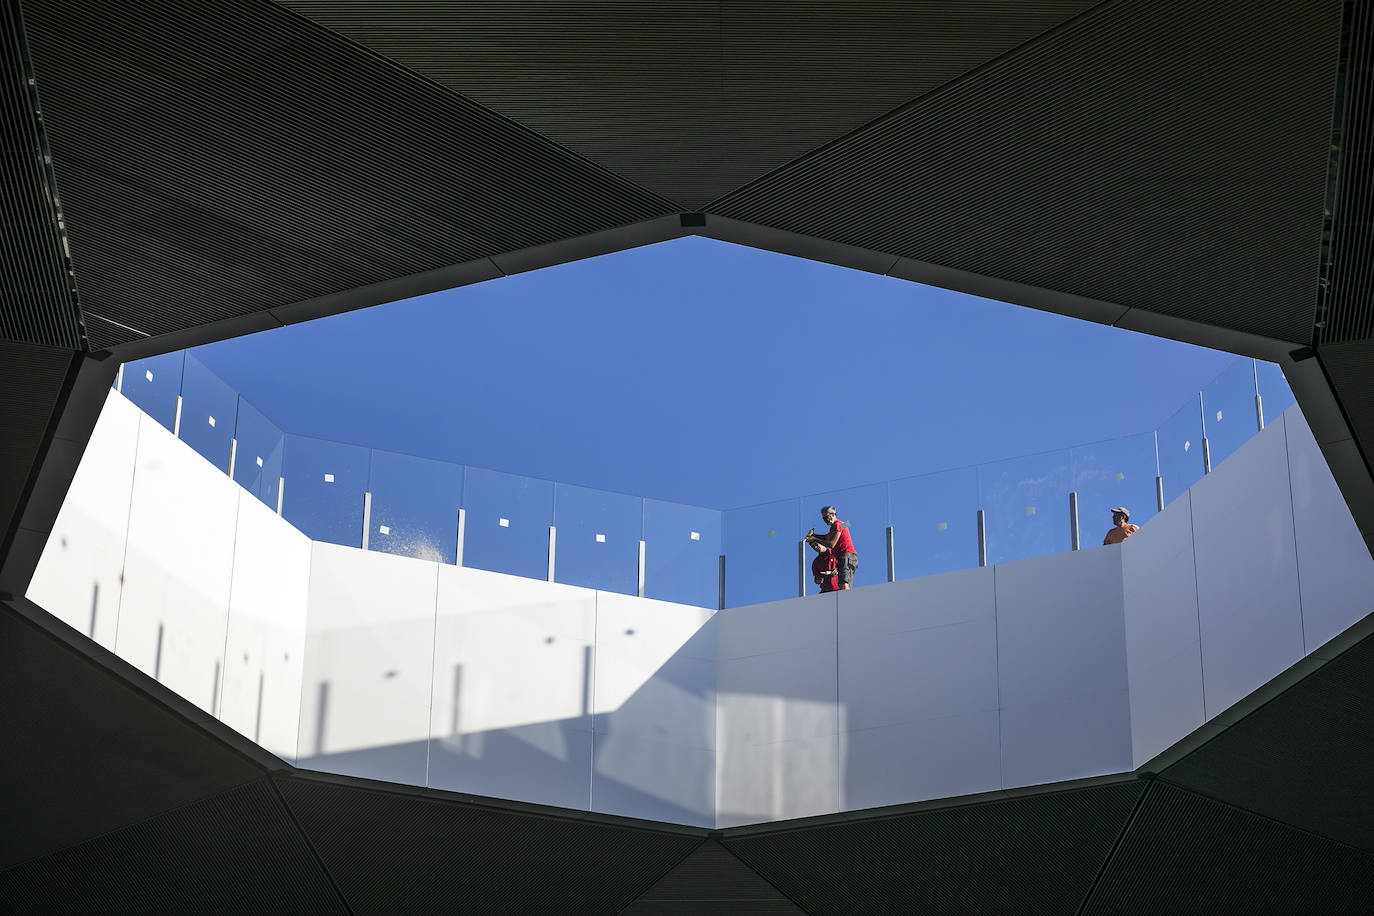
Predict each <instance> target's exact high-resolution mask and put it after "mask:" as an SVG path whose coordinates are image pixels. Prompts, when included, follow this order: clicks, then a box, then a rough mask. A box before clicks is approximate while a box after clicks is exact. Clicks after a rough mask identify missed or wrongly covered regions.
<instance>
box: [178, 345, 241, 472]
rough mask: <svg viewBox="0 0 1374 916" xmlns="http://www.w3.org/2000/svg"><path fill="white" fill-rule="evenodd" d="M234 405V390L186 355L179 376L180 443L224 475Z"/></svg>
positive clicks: (236, 404)
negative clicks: (195, 452) (189, 447)
mask: <svg viewBox="0 0 1374 916" xmlns="http://www.w3.org/2000/svg"><path fill="white" fill-rule="evenodd" d="M238 405H239V396H238V395H237V394H236V393H235V392H234V389H232V388H230V387H229V385H228V384H227V383H226V382H225V381H224V380H223V379H221V378H220V377H219V376H218V375H215V373H213V372H211V371H210V370H209V369H208V368H206V366H205V364H204V363H202V362H201V361H200V360H198V359H196V358H195V357H194V356H192V355H190V354H189V353H188V354H187V355H186V364H185V368H184V369H183V370H182V373H181V441H183V442H185V443H186V444H187V445H189V446H191V448H193V449H195V450H196V451H197V452H198V453H200V456H201V457H202V458H204V459H205V460H206V461H208V462H210V463H211V464H213V465H214V466H215V467H217V468H219V469H220V470H221V471H224V472H225V473H226V474H227V473H229V449H230V442H231V440H233V438H234V424H235V422H236V420H237V416H236V415H237V413H238Z"/></svg>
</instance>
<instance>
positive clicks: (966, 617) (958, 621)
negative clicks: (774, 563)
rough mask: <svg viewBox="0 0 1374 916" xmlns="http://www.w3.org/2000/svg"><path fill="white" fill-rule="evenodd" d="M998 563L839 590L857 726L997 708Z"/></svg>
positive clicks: (846, 699)
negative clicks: (995, 583) (995, 581)
mask: <svg viewBox="0 0 1374 916" xmlns="http://www.w3.org/2000/svg"><path fill="white" fill-rule="evenodd" d="M994 600H995V598H994V592H993V570H992V569H991V568H983V569H972V570H964V571H961V572H956V573H947V574H944V575H939V576H930V577H927V578H921V579H906V580H903V581H900V582H894V583H891V584H889V585H880V586H873V587H869V588H864V589H854V590H851V591H844V592H840V593H839V615H840V617H839V620H840V643H839V704H840V707H841V708H843V709H844V710H845V716H846V720H847V722H848V728H849V729H850V730H859V729H868V728H874V727H877V726H884V725H896V724H900V723H908V722H914V721H916V720H919V719H929V718H936V717H942V716H953V715H964V714H967V713H972V712H976V711H979V710H994V711H995V710H996V709H997V629H996V619H995V611H996V609H995V603H994Z"/></svg>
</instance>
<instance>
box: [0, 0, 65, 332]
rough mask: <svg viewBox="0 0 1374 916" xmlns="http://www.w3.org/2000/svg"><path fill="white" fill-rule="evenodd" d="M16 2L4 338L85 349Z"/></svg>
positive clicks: (3, 19) (6, 46)
mask: <svg viewBox="0 0 1374 916" xmlns="http://www.w3.org/2000/svg"><path fill="white" fill-rule="evenodd" d="M25 60H26V58H25V54H24V36H23V30H22V28H21V27H20V21H19V12H18V3H17V2H16V0H6V2H5V3H4V4H3V5H0V212H3V213H4V221H3V224H0V339H5V340H17V341H24V342H26V343H36V344H45V345H47V346H50V347H70V348H71V349H77V348H80V347H81V346H82V341H81V327H80V321H79V317H78V314H77V308H76V301H75V298H74V296H73V294H72V285H73V281H72V279H71V277H70V276H68V273H67V263H66V259H65V257H64V255H63V249H62V237H61V233H60V231H59V229H58V221H57V208H56V206H55V202H54V200H53V196H52V184H51V181H50V179H51V172H50V169H49V166H48V163H46V162H45V155H46V152H47V151H46V148H45V145H44V142H43V133H42V122H41V121H40V120H39V116H38V112H37V93H36V92H35V91H34V87H33V86H32V84H31V83H30V81H29V77H30V74H29V72H28V67H27V65H26V62H25Z"/></svg>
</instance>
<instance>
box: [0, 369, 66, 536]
mask: <svg viewBox="0 0 1374 916" xmlns="http://www.w3.org/2000/svg"><path fill="white" fill-rule="evenodd" d="M71 362H72V353H71V351H69V350H55V349H49V348H46V347H35V346H29V345H27V344H15V343H5V342H0V392H3V395H4V396H3V397H0V547H3V545H4V544H5V542H6V541H7V540H8V537H7V536H8V535H9V533H10V528H11V522H12V520H13V516H14V512H15V508H16V507H17V506H18V505H19V499H20V496H21V495H22V494H23V492H24V488H25V486H26V485H27V484H28V480H29V472H30V471H31V470H32V469H33V464H34V461H35V459H36V458H37V457H38V454H39V452H40V450H41V449H42V447H43V437H44V434H45V433H46V432H47V429H48V423H49V421H50V420H51V419H52V412H53V408H55V407H56V406H57V403H58V399H59V397H60V395H61V392H62V385H63V382H64V380H65V379H66V377H67V369H68V367H69V366H70V365H71Z"/></svg>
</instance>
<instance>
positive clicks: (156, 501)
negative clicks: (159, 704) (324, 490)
mask: <svg viewBox="0 0 1374 916" xmlns="http://www.w3.org/2000/svg"><path fill="white" fill-rule="evenodd" d="M239 492H240V489H239V487H238V485H237V484H235V483H234V482H233V481H232V480H230V479H229V478H228V477H226V476H225V475H224V472H223V471H220V470H218V469H216V468H215V467H213V466H212V465H211V464H210V463H209V462H208V461H205V460H204V459H202V458H201V457H200V456H199V455H197V454H195V452H193V451H191V450H190V449H189V448H188V447H187V446H186V445H184V444H183V443H181V442H179V441H178V440H177V439H176V438H175V437H174V436H173V435H172V434H171V433H169V432H168V431H167V430H165V429H163V428H162V427H161V426H159V425H158V424H157V423H156V422H154V421H152V420H148V419H146V418H145V419H144V420H143V421H142V422H141V423H140V426H139V435H138V456H137V458H136V459H135V464H134V487H133V497H132V503H131V507H130V510H129V538H128V545H127V553H126V559H125V564H124V588H123V592H122V594H121V597H120V608H119V628H118V634H117V635H116V637H115V651H116V652H117V653H118V654H119V656H120V657H121V658H123V659H125V660H126V661H128V662H130V663H132V664H133V665H135V666H137V667H138V668H139V669H140V670H142V671H143V672H145V673H147V674H150V675H153V676H154V677H156V678H157V679H158V680H159V681H161V682H162V683H163V684H165V685H166V686H167V687H169V688H171V689H172V690H174V691H176V692H177V693H179V694H181V696H183V697H185V698H186V699H188V700H190V701H191V702H192V703H195V704H196V705H197V706H199V707H201V708H202V709H204V710H206V711H209V712H213V710H214V708H215V705H216V700H217V697H216V693H217V692H218V690H219V684H220V678H221V674H222V667H221V666H222V663H223V653H224V632H225V625H226V623H227V621H228V618H229V585H230V579H231V575H232V570H233V562H234V529H235V524H236V520H237V516H238V500H239Z"/></svg>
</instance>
